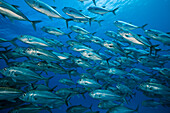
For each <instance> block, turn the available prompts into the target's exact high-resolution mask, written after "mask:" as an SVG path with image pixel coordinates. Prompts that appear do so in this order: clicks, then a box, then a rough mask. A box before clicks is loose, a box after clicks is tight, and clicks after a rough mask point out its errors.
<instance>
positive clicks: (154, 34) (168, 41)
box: [145, 29, 170, 45]
mask: <svg viewBox="0 0 170 113" xmlns="http://www.w3.org/2000/svg"><path fill="white" fill-rule="evenodd" d="M145 34H146V35H147V36H148V37H150V38H152V39H154V40H157V41H160V42H162V43H163V44H165V45H170V34H169V33H164V32H162V31H159V30H155V29H149V30H145Z"/></svg>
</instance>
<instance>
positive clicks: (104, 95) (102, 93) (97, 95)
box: [89, 89, 122, 101]
mask: <svg viewBox="0 0 170 113" xmlns="http://www.w3.org/2000/svg"><path fill="white" fill-rule="evenodd" d="M89 95H90V96H91V97H92V98H94V99H98V100H103V101H108V100H113V101H114V100H119V99H122V97H121V96H119V95H117V94H115V93H114V92H112V91H109V90H104V89H96V90H94V91H92V92H90V93H89Z"/></svg>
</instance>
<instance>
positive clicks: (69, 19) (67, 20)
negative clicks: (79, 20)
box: [64, 18, 73, 28]
mask: <svg viewBox="0 0 170 113" xmlns="http://www.w3.org/2000/svg"><path fill="white" fill-rule="evenodd" d="M64 20H65V21H66V26H67V28H68V22H69V21H72V20H73V19H71V18H68V19H66V18H64Z"/></svg>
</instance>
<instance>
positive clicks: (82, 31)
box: [70, 25, 96, 35]
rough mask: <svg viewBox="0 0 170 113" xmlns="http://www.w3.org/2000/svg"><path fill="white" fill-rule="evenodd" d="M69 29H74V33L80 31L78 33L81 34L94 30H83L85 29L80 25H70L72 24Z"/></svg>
mask: <svg viewBox="0 0 170 113" xmlns="http://www.w3.org/2000/svg"><path fill="white" fill-rule="evenodd" d="M70 29H71V30H72V31H74V32H76V33H80V34H82V35H86V34H92V35H93V34H95V33H96V32H94V33H90V32H88V31H87V30H85V29H83V28H81V27H79V26H75V25H72V26H70Z"/></svg>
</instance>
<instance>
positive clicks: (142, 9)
mask: <svg viewBox="0 0 170 113" xmlns="http://www.w3.org/2000/svg"><path fill="white" fill-rule="evenodd" d="M5 1H6V2H8V3H10V4H14V5H18V6H19V7H20V8H19V10H21V11H22V12H23V13H24V14H25V15H26V16H27V17H28V18H29V19H30V20H42V21H43V22H42V23H39V24H37V31H34V30H33V28H32V25H31V24H30V23H29V22H24V21H14V22H11V21H10V20H9V19H7V18H3V17H2V16H1V15H0V37H2V38H6V39H9V40H10V39H12V38H14V37H16V36H18V35H24V34H27V35H33V36H37V37H49V38H56V39H58V40H60V41H62V42H63V43H64V44H66V43H65V42H66V41H67V40H69V38H68V37H67V36H60V37H56V36H53V35H49V34H47V33H44V32H42V31H41V29H40V28H41V27H43V26H53V27H57V28H61V30H62V31H64V32H66V33H68V32H70V31H71V30H70V29H67V28H66V25H65V21H64V20H62V19H55V18H53V20H50V19H49V18H48V17H47V16H46V15H44V14H41V13H39V12H37V11H35V10H34V9H32V8H30V7H29V6H28V5H27V4H26V3H25V2H24V0H5ZM42 1H44V2H45V3H47V4H49V5H51V6H56V7H57V8H56V10H57V11H58V12H59V13H60V14H61V15H62V16H64V17H66V18H68V16H67V15H66V14H64V13H63V12H62V8H63V7H73V8H76V9H79V10H83V13H84V14H86V15H89V16H91V17H95V16H97V19H103V20H104V22H102V23H101V24H102V26H101V27H100V26H99V25H98V24H97V23H92V26H91V27H90V26H89V24H80V23H75V22H69V26H71V25H78V26H81V27H83V28H85V29H87V30H88V31H90V32H97V33H96V34H95V35H96V36H99V37H101V38H103V39H109V40H111V39H110V38H108V37H107V36H106V35H105V34H104V32H105V31H107V30H113V31H116V30H117V28H116V27H115V26H114V24H113V22H114V21H115V20H123V21H126V22H131V23H133V24H135V25H138V26H141V25H143V24H146V23H147V24H148V26H146V29H157V30H160V31H163V32H170V22H169V21H170V13H169V11H170V7H169V6H170V0H96V2H97V6H106V8H107V9H110V10H111V9H114V8H116V7H120V8H119V10H118V11H117V12H116V16H115V15H113V14H112V13H107V14H105V15H104V16H101V15H97V14H92V13H90V12H88V10H87V8H88V7H89V6H94V4H93V2H92V1H91V0H89V1H86V2H84V3H81V2H79V1H78V0H56V2H53V0H42ZM134 32H135V33H138V34H142V35H144V32H143V30H141V29H139V30H135V31H134ZM74 36H76V33H72V34H71V37H74ZM73 39H74V38H73ZM152 42H153V43H155V44H156V43H159V42H157V41H153V40H152ZM23 46H24V45H23ZM98 47H99V46H98V45H93V46H92V48H93V49H98ZM160 47H161V48H162V49H167V48H168V46H164V45H163V44H161V45H160ZM63 51H65V52H72V51H71V50H67V49H64V50H63ZM165 54H167V53H165ZM0 64H1V65H0V68H3V67H5V66H6V64H5V63H4V61H3V60H0ZM166 67H170V66H169V65H168V64H166ZM143 68H145V67H143ZM78 69H80V70H78V71H79V72H81V71H82V70H81V68H78ZM145 69H147V68H145ZM50 74H51V75H53V73H50ZM60 78H68V75H58V76H56V77H55V78H53V79H52V80H51V81H50V87H53V86H55V84H58V85H59V87H58V88H56V89H60V88H62V87H66V86H64V85H62V84H60V83H58V82H57V81H58V80H59V79H60ZM75 81H76V79H75ZM146 98H147V97H145V96H143V94H142V93H141V92H138V93H137V95H136V96H135V97H134V98H133V99H132V100H131V102H130V103H129V104H128V105H127V106H128V107H130V108H134V109H135V108H136V106H137V105H138V104H140V108H139V113H152V112H153V113H169V111H168V110H170V109H169V108H165V107H162V106H158V107H157V108H146V107H143V106H142V105H141V102H142V100H145V99H146ZM70 102H71V103H72V105H78V104H83V105H84V106H87V107H88V106H90V105H91V103H93V107H92V109H93V111H98V110H100V111H101V113H105V112H106V111H104V110H101V109H98V108H97V104H98V102H99V101H98V100H94V99H92V98H91V97H89V96H88V94H86V99H83V98H82V97H81V96H80V97H77V96H75V97H73V98H72V99H71V101H70ZM66 108H67V107H66V106H65V105H64V106H62V107H61V109H54V110H52V111H55V112H57V113H65V111H66ZM6 111H7V110H3V111H0V113H5V112H6ZM43 112H45V111H43Z"/></svg>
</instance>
